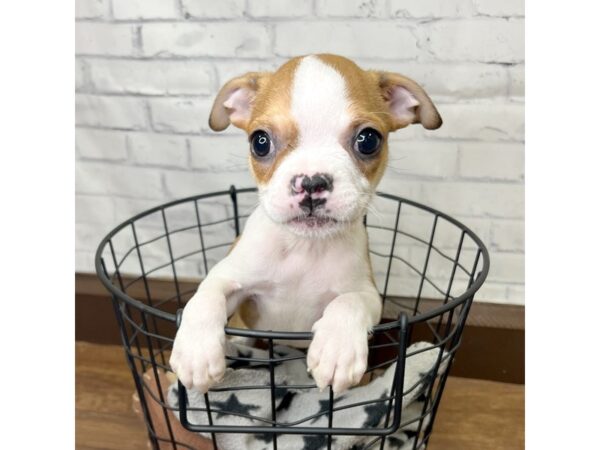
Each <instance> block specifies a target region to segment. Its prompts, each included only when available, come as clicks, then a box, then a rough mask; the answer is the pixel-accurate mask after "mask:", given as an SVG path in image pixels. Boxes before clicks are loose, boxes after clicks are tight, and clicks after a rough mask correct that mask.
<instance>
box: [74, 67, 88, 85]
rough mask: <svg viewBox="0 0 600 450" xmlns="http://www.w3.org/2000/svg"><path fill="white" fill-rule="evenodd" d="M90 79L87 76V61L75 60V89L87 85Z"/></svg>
mask: <svg viewBox="0 0 600 450" xmlns="http://www.w3.org/2000/svg"><path fill="white" fill-rule="evenodd" d="M87 84H88V80H87V76H86V67H85V61H84V60H82V59H76V60H75V90H76V91H79V90H82V89H85V88H86V87H87Z"/></svg>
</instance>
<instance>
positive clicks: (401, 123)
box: [373, 72, 442, 130]
mask: <svg viewBox="0 0 600 450" xmlns="http://www.w3.org/2000/svg"><path fill="white" fill-rule="evenodd" d="M373 73H374V74H375V76H376V77H377V79H378V83H379V88H380V89H381V95H382V96H383V99H384V100H385V102H386V103H387V105H388V108H389V109H390V113H391V114H392V125H393V129H394V130H397V129H398V128H403V127H406V126H408V125H410V124H411V123H420V124H421V125H423V127H424V128H427V129H428V130H435V129H437V128H439V127H441V126H442V118H441V117H440V114H439V113H438V110H437V109H436V107H435V105H434V104H433V102H432V101H431V99H430V98H429V96H428V95H427V93H426V92H425V91H424V90H423V88H422V87H421V86H419V85H418V84H417V83H416V82H415V81H413V80H411V79H410V78H407V77H405V76H403V75H399V74H397V73H391V72H373Z"/></svg>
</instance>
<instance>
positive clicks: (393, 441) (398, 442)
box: [387, 436, 404, 448]
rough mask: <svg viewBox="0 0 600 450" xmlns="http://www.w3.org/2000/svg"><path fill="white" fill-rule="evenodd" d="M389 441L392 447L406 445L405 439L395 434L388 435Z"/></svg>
mask: <svg viewBox="0 0 600 450" xmlns="http://www.w3.org/2000/svg"><path fill="white" fill-rule="evenodd" d="M387 441H388V443H389V444H390V445H391V446H392V447H396V448H400V447H402V446H403V445H404V441H403V440H402V439H400V438H397V437H394V436H390V437H388V438H387Z"/></svg>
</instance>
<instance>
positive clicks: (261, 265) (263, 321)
mask: <svg viewBox="0 0 600 450" xmlns="http://www.w3.org/2000/svg"><path fill="white" fill-rule="evenodd" d="M254 219H255V220H251V221H249V223H248V224H247V227H246V231H245V236H243V237H242V239H243V242H242V241H240V243H239V244H238V245H239V246H240V248H236V252H235V253H236V256H237V258H239V260H243V261H244V266H245V267H244V269H243V275H244V276H243V278H244V279H245V281H244V282H242V286H243V288H242V291H241V292H240V293H239V295H240V298H242V297H245V298H249V299H251V301H253V302H254V306H255V307H256V311H257V313H258V314H257V322H256V323H254V327H255V328H257V329H271V330H279V331H308V330H310V329H311V327H312V325H313V324H314V322H315V321H317V320H318V319H319V318H320V317H321V316H322V314H323V310H324V309H325V307H326V306H327V305H328V304H329V303H330V302H331V301H332V300H333V299H334V298H336V297H337V296H338V295H340V294H341V293H343V292H345V291H347V290H349V289H351V288H352V287H354V286H353V285H355V284H356V283H361V282H364V281H365V280H368V274H369V267H368V262H367V261H368V259H367V258H366V257H365V255H364V254H363V253H366V244H363V242H364V240H365V239H366V235H364V233H365V232H364V229H360V228H358V229H357V233H356V234H357V236H354V237H353V238H352V239H344V240H339V239H338V240H336V239H330V240H328V239H323V240H306V239H300V240H291V241H290V240H289V239H288V236H282V235H281V234H278V233H277V230H276V229H273V228H271V227H270V226H267V228H266V229H265V228H264V227H263V225H264V222H262V221H261V220H260V218H258V217H255V218H254ZM244 238H245V239H244ZM237 258H236V259H237Z"/></svg>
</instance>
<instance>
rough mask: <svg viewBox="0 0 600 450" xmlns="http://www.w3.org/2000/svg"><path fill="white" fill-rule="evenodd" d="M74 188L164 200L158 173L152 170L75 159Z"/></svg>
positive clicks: (81, 190)
mask: <svg viewBox="0 0 600 450" xmlns="http://www.w3.org/2000/svg"><path fill="white" fill-rule="evenodd" d="M75 191H76V192H77V193H80V194H101V195H119V196H126V197H127V196H129V197H138V198H155V199H158V198H160V199H164V193H163V191H162V184H161V178H160V173H159V171H158V170H156V169H151V168H148V169H147V168H143V167H129V166H122V165H115V164H105V163H98V162H87V161H79V162H78V163H77V165H76V167H75Z"/></svg>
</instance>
